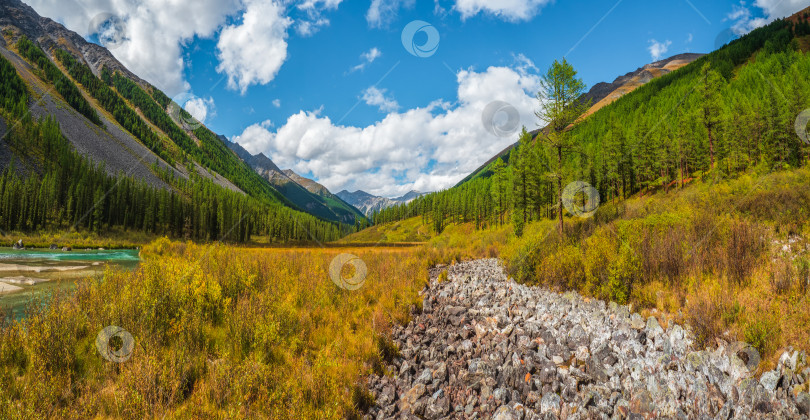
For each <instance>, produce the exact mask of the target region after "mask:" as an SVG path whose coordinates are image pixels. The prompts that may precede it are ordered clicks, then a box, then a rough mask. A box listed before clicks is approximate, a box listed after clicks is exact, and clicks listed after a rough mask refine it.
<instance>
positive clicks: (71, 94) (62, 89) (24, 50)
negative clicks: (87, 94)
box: [3, 35, 101, 126]
mask: <svg viewBox="0 0 810 420" xmlns="http://www.w3.org/2000/svg"><path fill="white" fill-rule="evenodd" d="M17 50H18V51H19V52H20V55H22V56H23V57H25V58H26V59H27V60H28V61H30V62H31V63H33V64H35V65H36V66H37V67H39V69H40V70H41V71H42V73H43V74H44V77H43V78H44V79H45V80H47V81H49V82H51V83H52V84H53V86H54V88H55V89H56V91H57V92H59V94H60V95H62V97H63V98H64V99H65V101H66V102H67V103H68V104H69V105H70V106H71V107H73V109H75V110H76V111H78V112H79V113H80V114H82V115H84V116H85V117H87V119H88V120H90V121H92V122H93V124H96V125H98V126H101V118H100V117H99V116H98V113H96V110H95V109H93V107H92V106H91V105H90V104H89V103H88V102H87V99H84V96H82V93H81V91H79V88H78V87H76V85H75V84H74V83H73V81H71V80H70V79H69V78H67V77H66V76H65V75H64V73H62V71H61V70H59V68H58V67H56V65H54V64H53V63H52V62H51V60H50V59H49V58H48V56H47V55H45V52H43V51H42V49H40V48H39V47H38V46H36V45H35V44H34V43H33V42H31V41H30V40H29V39H28V38H27V37H26V36H25V35H23V36H22V37H20V40H19V41H18V42H17ZM3 80H5V78H4V79H3Z"/></svg>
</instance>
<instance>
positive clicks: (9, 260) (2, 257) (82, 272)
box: [0, 248, 140, 319]
mask: <svg viewBox="0 0 810 420" xmlns="http://www.w3.org/2000/svg"><path fill="white" fill-rule="evenodd" d="M139 262H140V258H139V257H138V250H135V249H125V250H119V249H117V250H105V251H100V250H75V251H62V250H54V251H51V250H29V249H26V250H14V249H11V248H0V283H2V284H0V289H2V288H3V284H5V285H6V286H5V287H6V289H8V288H11V289H13V290H12V291H6V292H0V308H2V310H3V311H4V312H5V315H6V316H7V317H12V318H14V319H20V318H23V317H24V316H25V307H26V305H27V304H28V303H29V302H30V301H31V300H32V299H34V298H44V299H46V300H47V298H48V296H49V295H51V294H53V293H54V292H57V291H60V290H70V289H72V288H74V287H75V285H76V282H77V281H78V280H80V279H84V278H88V277H96V276H101V275H102V274H103V272H104V269H105V268H106V267H107V266H115V267H120V268H122V269H126V270H132V269H135V267H137V266H138V263H139ZM9 286H10V287H9Z"/></svg>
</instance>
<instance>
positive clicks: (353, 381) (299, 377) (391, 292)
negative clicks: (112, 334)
mask: <svg viewBox="0 0 810 420" xmlns="http://www.w3.org/2000/svg"><path fill="white" fill-rule="evenodd" d="M424 252H425V251H424V249H418V248H384V249H382V248H381V249H374V248H367V247H365V248H356V249H353V248H329V249H321V248H288V249H251V248H239V247H232V246H225V245H217V244H214V245H195V244H191V243H180V242H171V241H169V240H168V239H161V240H158V241H155V242H153V243H152V244H150V245H147V246H145V247H144V248H143V249H142V252H141V255H142V258H143V261H142V264H141V266H140V267H139V268H138V269H137V270H135V271H134V272H131V273H127V272H123V271H115V270H112V269H108V270H107V271H106V272H105V273H104V276H103V277H101V278H96V279H92V278H90V279H86V280H83V281H81V282H79V283H78V285H77V288H76V290H75V292H74V293H65V294H57V295H55V296H53V297H52V298H51V299H50V300H49V301H48V302H34V303H33V304H32V305H30V306H29V309H28V310H29V312H28V316H27V317H26V318H25V319H24V320H23V321H20V322H16V323H12V322H9V321H4V324H3V325H2V326H0V418H9V419H29V418H40V417H48V418H54V417H57V418H92V417H119V418H133V419H134V418H138V419H140V418H149V417H161V418H163V417H167V418H248V417H251V418H252V417H260V418H346V417H348V418H351V417H354V416H356V415H357V413H359V410H361V409H362V408H363V407H364V406H365V405H366V404H368V403H369V402H370V399H369V398H370V397H369V396H368V395H367V394H366V393H365V391H364V390H363V389H364V388H363V386H362V378H363V375H364V374H367V373H368V372H371V371H377V372H378V373H379V372H381V371H382V366H383V360H384V359H385V358H390V357H393V355H394V354H395V352H396V349H395V348H393V347H392V346H391V345H389V344H388V341H387V338H386V333H387V331H388V329H389V328H390V325H391V324H392V323H394V322H399V323H404V322H407V320H408V316H409V310H410V308H411V307H412V306H416V307H418V306H419V305H421V300H420V299H419V297H418V294H417V291H418V290H420V289H421V288H422V287H423V286H424V284H425V281H426V280H427V265H426V261H427V260H428V258H426V256H425V255H424ZM342 253H352V254H355V255H357V256H358V257H359V258H360V259H362V261H363V262H364V263H365V265H366V267H367V276H366V277H365V279H364V283H363V284H362V287H361V288H359V289H358V290H344V289H342V288H340V287H338V286H337V284H336V283H335V282H333V280H332V279H331V278H330V274H329V267H330V263H331V261H332V260H333V259H334V258H335V257H336V256H337V255H339V254H342ZM347 267H351V266H347ZM346 270H348V272H343V273H342V276H344V277H350V276H352V275H353V274H354V273H352V272H351V268H347V269H346ZM3 318H4V317H0V319H3ZM108 326H117V327H120V328H123V329H124V330H126V332H128V333H129V334H130V335H131V337H132V343H131V345H132V347H131V353H129V351H128V350H129V348H127V344H126V343H125V342H124V340H125V339H124V338H120V337H119V338H113V339H112V340H111V342H112V346H113V348H112V352H113V353H115V354H119V353H122V352H126V353H127V357H126V360H125V361H124V362H123V363H116V362H111V361H107V360H105V358H103V357H101V355H100V353H99V351H98V349H97V347H96V340H97V337H98V334H99V333H100V332H101V331H102V330H103V329H104V328H105V327H108Z"/></svg>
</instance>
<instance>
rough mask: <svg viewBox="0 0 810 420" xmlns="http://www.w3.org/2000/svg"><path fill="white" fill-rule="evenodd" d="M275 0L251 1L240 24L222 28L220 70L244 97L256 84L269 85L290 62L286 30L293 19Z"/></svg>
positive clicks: (219, 43) (219, 55)
mask: <svg viewBox="0 0 810 420" xmlns="http://www.w3.org/2000/svg"><path fill="white" fill-rule="evenodd" d="M284 13H285V10H284V6H283V5H281V4H279V3H276V2H275V1H267V0H252V1H250V2H249V3H248V5H247V9H246V10H245V12H244V13H243V14H242V21H241V23H240V24H238V25H228V26H226V27H225V28H223V29H222V32H221V33H220V36H219V42H218V43H217V49H218V53H217V57H218V58H219V61H220V63H219V65H218V66H217V71H218V72H220V73H225V74H226V75H227V76H228V87H229V88H231V89H238V90H239V91H240V92H241V93H242V94H243V95H244V94H245V93H246V92H247V89H248V87H250V86H251V85H254V84H267V83H269V82H270V81H271V80H273V79H274V78H275V77H276V74H277V73H278V71H279V69H280V68H281V65H282V64H284V61H285V60H286V59H287V28H288V27H289V26H290V25H291V24H292V22H293V21H292V19H290V18H289V17H287V16H285V14H284Z"/></svg>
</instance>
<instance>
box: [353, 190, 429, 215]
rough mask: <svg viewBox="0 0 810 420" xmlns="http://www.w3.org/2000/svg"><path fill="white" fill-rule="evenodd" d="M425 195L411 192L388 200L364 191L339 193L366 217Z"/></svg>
mask: <svg viewBox="0 0 810 420" xmlns="http://www.w3.org/2000/svg"><path fill="white" fill-rule="evenodd" d="M424 194H425V193H421V192H419V191H409V192H408V193H407V194H405V195H403V196H402V197H397V198H387V197H379V196H376V195H372V194H369V193H367V192H365V191H363V190H357V191H355V192H349V191H347V190H343V191H341V192H339V193H337V196H338V197H340V198H341V199H343V200H344V201H345V202H347V203H349V204H351V205H353V206H354V207H356V208H358V209H360V211H362V212H363V214H365V215H366V216H371V215H372V214H373V213H374V212H376V211H380V210H382V209H384V208H388V207H391V206H395V205H397V204H404V203H409V202H410V201H411V200H413V199H414V198H417V197H419V196H422V195H424Z"/></svg>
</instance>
